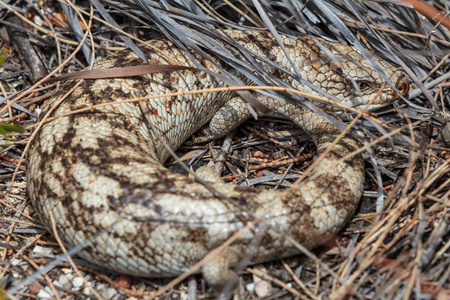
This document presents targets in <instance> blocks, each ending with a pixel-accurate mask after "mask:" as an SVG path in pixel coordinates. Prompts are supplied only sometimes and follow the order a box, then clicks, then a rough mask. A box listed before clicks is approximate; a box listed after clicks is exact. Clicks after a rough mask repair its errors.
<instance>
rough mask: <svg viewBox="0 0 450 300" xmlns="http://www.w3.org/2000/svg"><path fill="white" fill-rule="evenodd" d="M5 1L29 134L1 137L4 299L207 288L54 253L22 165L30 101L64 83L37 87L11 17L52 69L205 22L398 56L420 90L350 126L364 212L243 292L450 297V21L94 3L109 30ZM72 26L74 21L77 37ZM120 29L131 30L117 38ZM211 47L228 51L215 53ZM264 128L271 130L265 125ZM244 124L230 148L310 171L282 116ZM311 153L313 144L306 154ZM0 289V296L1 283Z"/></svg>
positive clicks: (249, 72)
mask: <svg viewBox="0 0 450 300" xmlns="http://www.w3.org/2000/svg"><path fill="white" fill-rule="evenodd" d="M10 2H11V3H9V5H7V4H5V2H3V1H1V0H0V7H3V9H2V10H0V20H1V21H0V24H2V25H1V26H2V27H0V37H1V38H2V39H3V41H2V44H1V46H2V50H4V52H3V56H2V58H4V60H3V62H2V65H1V68H2V69H1V74H0V79H1V80H0V92H1V93H2V98H0V99H2V100H0V123H2V124H11V123H14V124H19V125H21V126H23V127H24V128H25V131H24V132H23V133H20V132H17V131H14V130H15V129H17V128H12V129H13V131H11V132H9V134H8V136H9V140H6V139H4V140H0V144H1V145H2V146H3V149H2V150H1V151H0V166H1V167H0V212H1V215H0V285H1V286H3V288H4V289H5V290H6V291H8V292H9V293H10V297H11V298H17V299H28V298H36V297H43V296H45V294H47V295H48V296H49V297H51V298H52V299H54V298H55V299H66V298H69V299H84V298H87V297H90V298H96V297H97V298H104V299H109V298H111V299H133V298H139V297H141V296H146V297H150V296H155V295H159V294H158V293H160V292H164V294H163V295H162V296H161V298H183V299H184V298H187V297H199V298H205V297H208V293H207V292H206V291H205V286H204V284H203V282H202V280H201V277H200V276H197V277H191V278H189V279H186V280H184V281H182V282H181V283H178V284H176V285H175V286H173V285H171V284H170V283H169V281H168V280H142V279H137V278H130V277H128V276H121V275H120V274H114V273H109V272H105V271H104V270H101V269H100V270H99V269H96V268H95V266H92V265H91V264H88V263H86V262H83V261H80V260H79V259H74V264H76V265H77V266H78V267H77V268H76V269H77V270H76V272H75V271H73V269H74V268H73V265H72V264H71V263H70V262H68V261H67V260H66V259H65V258H64V255H62V256H58V254H61V253H62V250H61V249H60V247H59V246H58V243H57V241H55V239H54V238H52V237H51V236H50V235H49V234H48V232H47V230H46V229H45V228H43V227H42V226H41V225H40V224H39V222H38V220H37V219H36V216H35V215H34V214H33V209H32V208H31V206H30V203H29V201H28V197H27V194H26V178H25V173H24V170H25V168H26V166H25V164H24V163H23V162H22V156H23V154H24V153H23V151H24V149H25V145H26V143H27V142H28V141H29V137H30V133H31V130H32V129H33V128H34V127H35V125H34V121H35V119H34V115H35V114H36V113H37V111H36V109H38V108H39V107H41V106H43V105H44V104H45V101H46V100H47V99H48V98H49V97H51V95H52V94H53V93H54V91H55V90H56V89H57V88H58V85H57V84H49V85H42V84H41V83H40V82H36V83H35V84H33V82H31V81H32V80H37V79H39V78H40V77H42V76H44V75H46V74H45V70H44V71H43V69H42V68H39V67H38V68H37V70H32V71H30V70H28V69H26V67H25V66H24V65H23V64H21V62H23V57H20V56H19V52H20V51H18V49H17V47H16V48H13V47H12V46H11V45H10V44H9V42H10V41H11V39H10V38H9V37H8V35H7V30H6V26H10V27H9V29H8V31H9V32H11V28H15V29H16V34H20V33H24V34H26V35H28V37H29V41H30V42H31V45H33V47H34V51H35V54H36V57H38V58H39V57H40V58H41V59H42V61H43V62H44V65H45V66H46V68H47V69H48V70H56V69H57V68H59V69H58V70H57V72H58V73H67V72H69V71H73V70H80V69H82V68H84V67H85V66H87V65H88V63H87V62H90V61H91V60H93V59H97V58H98V57H102V56H106V55H108V54H109V53H112V52H115V51H117V50H119V49H122V48H125V47H127V46H128V47H130V46H132V42H131V41H132V40H135V41H140V40H147V39H151V38H154V37H157V36H160V35H166V36H168V37H169V38H171V39H173V40H174V42H176V43H181V44H182V45H186V46H188V47H193V46H195V45H194V44H190V43H191V42H190V41H186V40H180V38H181V37H184V36H186V35H187V34H190V33H192V32H199V33H202V34H203V37H204V38H203V39H204V40H203V41H204V42H205V43H207V42H208V41H207V38H209V37H211V38H213V39H220V37H219V36H217V35H215V34H214V32H213V31H212V30H211V28H212V27H216V28H226V27H231V28H236V29H257V28H259V29H262V28H268V29H271V30H277V31H278V32H283V33H287V34H292V35H300V34H307V35H312V36H316V37H323V38H328V39H331V40H334V41H340V42H343V43H345V42H346V40H347V41H348V40H350V41H353V42H352V43H360V44H361V45H365V46H366V47H369V48H370V49H372V50H373V51H375V52H376V53H377V54H378V55H381V56H383V57H385V58H387V59H389V60H391V61H393V62H394V63H395V64H397V65H401V66H402V67H403V68H405V71H406V73H407V74H408V76H409V78H410V81H411V82H412V84H413V87H414V88H415V90H414V91H413V92H411V93H410V97H409V99H404V100H400V101H398V102H396V103H393V105H392V107H390V109H385V110H384V111H382V112H377V115H376V116H375V118H368V117H365V118H362V120H360V121H358V122H357V124H356V125H355V126H354V130H355V131H354V132H356V131H359V132H360V133H362V134H363V135H364V138H363V139H362V142H364V143H365V144H369V143H370V145H369V146H368V147H367V150H366V151H365V152H364V155H365V159H366V181H367V183H366V187H365V194H364V197H363V199H362V204H361V206H360V207H359V209H358V212H357V213H356V214H355V216H354V217H353V219H352V220H351V221H350V223H349V224H348V225H347V226H346V228H345V229H344V230H343V232H342V233H341V234H340V235H339V236H337V237H336V239H335V240H334V241H331V242H329V243H327V244H326V245H324V246H323V247H321V248H319V249H316V250H314V251H313V252H312V253H311V252H308V251H306V250H305V255H304V256H300V257H295V258H291V259H287V260H284V261H281V262H279V261H277V262H272V263H268V264H265V265H264V266H255V267H251V268H248V269H246V270H245V271H244V272H243V274H244V275H243V276H242V278H241V283H242V285H241V287H242V289H241V291H240V296H241V297H242V298H243V299H247V298H248V299H252V298H258V297H259V296H261V297H265V298H266V299H280V298H283V299H290V298H300V299H450V239H449V237H450V233H449V232H450V220H449V215H450V214H449V209H450V202H449V196H450V165H449V164H450V152H449V151H450V150H449V149H448V147H449V145H448V144H447V145H446V144H445V142H444V141H443V140H441V139H440V138H438V134H439V133H440V132H441V130H442V129H443V128H444V123H445V121H446V120H447V119H448V118H450V117H449V115H448V113H447V115H446V112H448V109H449V108H450V88H449V86H450V84H449V77H450V76H449V73H450V59H449V53H450V52H449V51H450V34H449V30H448V29H446V28H445V27H443V26H441V25H439V24H434V23H431V22H430V21H429V20H428V19H426V18H423V17H422V16H421V15H418V14H417V13H416V12H415V11H414V10H413V9H411V8H409V7H408V6H407V5H405V6H402V5H399V4H398V3H397V2H393V3H390V2H389V1H385V2H375V1H374V2H368V1H365V2H364V5H363V6H362V7H361V6H360V5H361V4H360V3H356V2H353V1H324V0H315V1H311V2H308V3H307V4H306V6H302V4H301V3H300V2H296V1H293V0H291V1H288V0H286V1H280V2H276V4H273V2H269V1H268V0H261V1H259V3H260V5H261V7H262V11H263V12H265V14H266V16H264V15H263V14H261V11H259V12H258V7H257V6H255V5H254V4H252V3H253V2H251V1H226V2H225V1H203V0H198V1H186V2H190V4H191V5H190V6H189V7H183V6H181V5H180V4H177V3H176V2H175V1H167V2H168V3H170V4H171V5H173V6H170V8H168V7H165V8H164V7H160V8H156V7H155V6H144V4H142V6H140V5H138V4H136V3H138V1H136V2H134V1H101V3H102V4H103V5H104V7H106V8H107V9H108V10H107V12H108V13H109V15H110V17H112V19H114V20H115V21H116V22H117V23H118V25H111V24H110V23H111V20H108V19H107V20H108V22H109V23H108V22H105V21H103V18H105V15H103V17H102V16H101V15H100V14H98V13H97V12H95V13H94V14H93V13H92V12H93V11H95V9H93V8H92V7H89V6H86V7H67V8H66V13H68V14H69V15H70V13H69V12H71V13H73V14H74V15H78V18H74V19H73V20H70V21H69V20H61V17H62V16H64V14H62V11H61V5H64V4H62V2H61V3H60V2H56V1H55V2H53V1H41V2H32V3H31V4H26V3H27V2H13V1H10ZM180 2H181V1H180ZM429 2H433V4H434V5H435V7H436V8H438V9H440V10H442V11H444V12H445V9H447V15H448V7H445V6H443V5H442V3H444V2H445V1H442V2H441V4H440V3H439V1H429ZM244 3H245V4H244ZM348 5H351V6H348ZM97 9H98V7H97ZM13 15H16V18H18V19H21V22H22V24H21V25H20V26H13V25H12V24H13V23H14V22H16V23H14V24H17V20H18V19H11V18H10V17H11V16H13ZM69 19H70V18H69ZM91 23H92V25H90V24H91ZM68 24H72V27H73V28H74V27H80V28H81V30H80V31H79V32H80V35H79V37H78V38H77V37H76V36H75V34H74V33H73V32H74V31H73V30H72V29H70V27H71V26H70V25H68ZM85 28H90V30H88V31H85V30H84V29H85ZM119 28H121V29H119ZM17 30H18V31H17ZM75 31H76V30H75ZM116 31H119V32H121V33H122V34H123V35H126V36H128V37H130V38H131V39H126V40H121V39H120V38H119V37H118V35H117V34H116ZM85 33H87V34H85ZM83 35H84V38H85V39H86V41H87V44H86V45H85V46H84V47H79V46H78V45H79V43H78V42H77V41H78V40H81V38H83ZM136 37H137V38H136ZM353 39H354V40H353ZM80 48H81V49H80ZM77 50H80V51H79V52H77ZM94 53H95V55H94ZM72 54H73V57H69V56H70V55H72ZM204 55H207V54H206V53H205V54H204ZM214 55H217V56H224V55H225V54H224V52H221V50H220V49H219V50H216V52H215V53H214ZM366 55H368V56H370V53H367V54H366ZM68 57H69V59H68ZM35 63H37V62H35ZM229 63H230V65H232V66H233V67H234V68H236V69H237V70H238V71H239V72H240V73H242V74H244V75H246V76H253V77H251V78H252V80H254V81H255V82H258V83H260V84H261V85H275V84H276V83H277V81H276V78H271V77H270V76H268V75H267V74H264V72H253V71H254V70H255V68H254V67H252V63H253V62H251V61H244V60H235V61H230V62H229ZM279 95H283V94H279ZM294 100H295V101H299V100H301V99H300V98H298V99H294ZM300 104H301V103H300ZM320 113H321V114H322V113H324V112H320ZM347 121H348V122H349V120H347ZM255 124H258V125H263V126H262V129H255V128H254V126H253V125H255ZM268 124H269V125H272V126H275V128H274V129H268ZM380 124H383V126H381V125H380ZM246 126H247V127H245V126H244V127H243V128H244V129H242V130H241V132H239V133H238V134H237V135H236V136H235V138H234V140H233V141H232V147H233V149H235V150H233V151H234V152H233V155H234V156H235V157H244V154H246V153H247V152H251V153H255V151H260V152H261V155H262V156H263V157H264V158H265V159H266V160H262V159H260V161H258V159H257V160H256V161H257V163H267V164H268V165H266V166H265V167H267V168H269V169H268V170H267V171H266V172H269V171H270V172H274V173H285V174H289V175H288V176H290V177H291V178H295V175H297V174H299V172H300V171H301V170H302V169H304V168H305V167H304V166H302V165H301V164H300V165H295V166H294V167H293V165H292V164H293V163H294V162H296V161H303V160H304V158H306V157H308V156H311V155H309V154H308V153H307V152H305V153H297V151H296V150H295V149H298V148H301V147H300V146H299V144H300V143H303V142H304V140H305V139H304V136H300V137H298V136H295V137H294V136H293V135H292V132H293V129H292V127H291V125H290V124H286V123H285V122H274V121H273V120H265V121H263V122H259V123H257V122H255V121H249V122H248V123H247V124H246ZM449 127H450V126H447V130H449V131H450V128H449ZM2 128H5V127H2ZM10 129H11V128H10ZM250 131H253V133H250ZM255 131H256V133H255ZM273 131H279V133H278V135H283V136H284V141H286V140H288V141H287V143H289V144H290V145H291V146H294V149H292V148H289V147H281V146H280V142H279V141H277V142H274V143H273V142H272V141H273V136H272V135H273ZM286 131H287V133H286ZM447 135H450V133H447ZM387 136H389V137H387ZM360 137H361V135H360ZM277 139H279V138H277ZM31 142H32V141H31ZM447 142H449V141H447ZM284 143H286V142H284ZM446 147H447V148H446ZM198 148H199V147H185V149H186V150H196V149H198ZM310 148H311V147H310V145H308V146H307V147H306V150H305V151H310V150H311V149H310ZM201 150H202V151H203V150H205V151H206V152H205V153H206V155H205V156H203V158H202V159H203V160H206V161H207V160H209V159H210V157H211V155H210V152H209V149H205V147H203V148H202V149H201ZM311 151H312V150H311ZM233 155H231V160H229V161H227V162H226V163H225V166H226V168H227V172H229V173H230V175H229V176H227V177H228V178H233V179H237V180H239V179H240V178H242V174H241V175H237V173H238V172H237V169H238V168H241V169H244V168H246V163H247V162H246V161H240V160H239V159H233ZM294 157H295V159H292V158H294ZM289 159H290V160H289ZM283 160H284V161H283ZM259 168H260V167H256V169H259ZM250 169H251V168H250ZM250 175H253V174H251V171H250ZM255 181H256V180H255ZM260 181H261V180H260ZM266 184H270V183H266ZM272 185H274V184H272ZM287 238H289V237H287ZM39 270H42V272H38V271H39ZM167 284H168V285H167ZM252 284H255V285H256V284H258V286H263V287H258V288H257V293H256V294H255V292H254V291H252ZM264 286H266V287H267V288H264ZM162 288H163V290H161V289H162ZM88 295H89V296H88ZM2 298H5V296H4V295H3V294H2V292H0V299H2Z"/></svg>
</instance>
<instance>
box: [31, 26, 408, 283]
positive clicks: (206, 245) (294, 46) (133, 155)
mask: <svg viewBox="0 0 450 300" xmlns="http://www.w3.org/2000/svg"><path fill="white" fill-rule="evenodd" d="M228 34H230V35H231V36H232V37H233V38H234V39H236V40H237V41H238V42H239V43H241V44H242V45H243V46H244V47H245V48H247V49H249V50H250V51H253V52H256V53H257V54H259V55H262V56H265V57H267V58H269V59H270V60H272V61H274V62H275V63H277V64H279V65H281V66H282V67H284V68H286V69H288V70H291V68H290V65H289V63H288V60H287V59H286V58H285V57H284V55H283V53H282V51H281V50H280V47H279V46H278V45H277V44H276V42H275V41H274V40H273V38H272V37H271V36H270V34H268V33H265V32H252V31H245V32H241V31H228ZM282 39H283V42H284V44H285V46H286V49H287V51H288V53H289V55H290V57H291V59H292V60H293V61H294V62H295V65H296V67H297V68H298V70H299V72H300V73H301V76H302V77H303V78H304V79H305V80H308V81H310V82H311V83H313V84H314V85H316V86H318V87H320V88H323V89H324V90H325V91H327V92H328V93H330V94H332V95H335V96H336V97H338V98H339V99H342V101H343V103H344V104H347V105H348V106H352V107H361V106H364V105H365V104H366V103H367V101H368V100H369V99H371V98H373V97H374V95H375V94H376V93H377V92H378V91H379V89H380V87H382V84H383V80H382V79H381V78H380V77H379V75H378V74H377V72H376V71H375V70H373V69H372V68H371V67H370V65H369V64H368V62H367V61H365V60H364V59H363V58H362V57H361V56H360V55H359V54H358V53H357V52H356V51H355V49H354V48H352V47H348V46H343V45H338V44H331V43H327V42H325V41H321V43H323V45H324V46H326V47H327V48H328V49H329V50H330V51H331V52H332V53H334V55H335V57H336V58H337V59H339V60H340V63H341V66H338V65H337V64H336V63H334V62H331V60H330V59H329V58H328V57H327V55H326V54H324V53H322V52H321V51H320V50H319V48H318V47H317V46H316V44H315V43H314V41H313V40H312V39H310V38H298V39H293V38H290V37H287V36H282ZM151 45H153V46H155V47H156V48H158V49H160V50H162V51H161V52H162V53H164V54H165V55H166V56H165V57H163V56H162V55H160V54H159V52H158V53H156V52H155V51H154V50H152V48H150V47H148V46H142V47H141V48H142V49H143V51H144V53H145V55H146V56H147V57H148V58H149V61H151V62H152V63H158V64H167V63H169V60H170V62H171V63H175V64H178V65H186V66H192V65H193V64H192V63H191V62H190V61H189V59H188V58H187V57H186V56H185V54H184V53H183V52H182V51H180V50H178V49H177V48H176V47H174V46H173V45H172V44H171V43H170V42H169V41H167V40H156V41H152V42H151ZM219 63H220V64H221V65H223V66H224V67H226V66H225V64H223V63H221V62H219ZM378 63H379V64H380V65H381V66H382V68H383V69H384V72H385V73H386V74H388V76H391V77H390V78H391V81H392V82H393V83H394V84H396V85H397V88H398V90H399V91H401V92H406V91H407V88H408V83H407V81H406V79H405V77H404V76H403V75H402V73H401V72H399V71H395V72H394V70H395V69H394V67H393V66H392V65H390V64H389V63H387V62H385V61H383V60H381V59H378ZM138 64H141V61H140V60H139V59H138V58H137V57H136V55H135V54H133V53H132V52H131V51H122V52H120V53H117V54H116V55H113V56H110V57H108V58H106V59H103V60H101V61H99V62H97V63H96V64H95V65H94V68H97V69H98V68H112V67H126V66H133V65H138ZM203 64H204V65H208V62H205V61H203ZM209 65H210V64H209ZM211 68H212V69H213V70H214V68H213V67H211ZM269 72H272V73H273V74H277V73H275V72H276V71H274V70H269ZM278 73H279V72H278ZM280 77H281V79H282V80H284V81H286V82H288V83H290V84H292V85H293V86H294V87H296V88H298V89H299V90H304V91H305V92H311V90H310V88H308V87H304V86H302V85H300V84H299V83H298V82H297V81H295V80H293V79H292V78H288V77H287V76H285V75H280ZM350 77H351V78H353V79H354V80H355V82H357V83H358V84H360V86H361V87H362V91H361V93H359V92H358V91H357V90H356V89H355V88H354V86H353V84H352V82H351V80H349V78H350ZM74 84H75V82H74V81H69V82H67V83H65V84H64V86H63V88H62V89H61V90H60V91H59V92H58V93H57V94H56V95H55V96H54V97H53V98H52V99H51V100H50V101H49V102H48V104H47V105H46V107H45V108H44V110H43V111H42V113H41V116H43V115H45V114H46V112H47V111H48V110H49V109H50V108H51V107H54V106H55V105H56V104H57V103H58V102H59V101H60V98H61V97H62V96H63V95H64V94H65V93H66V92H67V91H68V90H69V89H70V88H72V87H73V86H74ZM222 86H225V84H224V83H222V82H220V81H217V80H216V79H214V78H212V77H211V76H210V75H208V74H205V73H203V72H200V71H192V70H184V71H178V72H171V73H168V72H166V73H156V74H150V75H145V76H138V77H132V78H117V79H101V80H100V79H98V80H86V81H84V82H82V83H81V85H80V86H79V87H77V88H76V89H75V90H74V91H73V92H72V93H71V94H70V95H69V96H68V98H67V99H65V100H64V101H62V103H61V104H59V105H58V106H57V108H56V109H55V110H54V111H53V112H52V114H51V116H58V115H62V114H65V113H68V112H70V111H73V110H75V109H79V108H85V107H90V106H91V105H94V104H100V103H108V102H112V101H117V100H122V99H128V98H134V97H141V96H150V95H162V94H165V93H171V92H178V91H190V90H197V89H205V88H214V87H222ZM397 96H398V95H397V94H396V93H395V92H394V91H393V90H392V89H391V88H389V86H386V87H384V88H383V90H382V91H381V93H380V94H379V99H378V100H377V102H376V103H377V104H378V105H381V104H383V103H385V102H386V101H387V99H392V98H395V97H397ZM230 100H232V102H233V103H234V106H233V107H237V111H238V113H237V114H235V115H233V116H232V117H230V107H229V106H227V105H228V104H227V103H228V102H229V101H230ZM260 100H261V101H262V102H263V103H264V104H265V105H267V106H268V107H270V108H272V109H273V110H275V111H276V112H277V113H279V114H281V115H284V116H286V117H288V118H289V119H291V120H292V122H294V123H296V124H297V125H298V126H300V127H302V128H303V129H304V130H305V131H306V132H307V133H308V134H309V135H310V136H311V137H312V138H313V140H314V142H315V143H316V145H317V148H318V152H319V153H322V152H323V151H324V149H325V148H327V147H328V146H329V145H330V144H331V142H332V141H333V140H334V139H335V138H336V137H337V136H338V135H339V133H340V130H338V129H337V128H336V127H334V126H332V125H331V124H329V123H327V122H326V121H324V120H323V119H322V118H321V117H319V116H317V115H316V114H314V113H312V112H310V111H308V110H305V109H303V108H300V107H296V106H294V105H292V104H288V103H285V102H282V101H280V100H275V99H270V98H266V97H260ZM242 103H243V102H242V100H239V97H237V95H236V94H235V93H233V92H222V93H204V94H198V95H185V96H178V97H175V98H164V97H163V98H157V99H152V100H149V101H146V102H143V103H142V104H143V106H144V111H146V112H147V119H148V120H150V123H151V124H150V126H148V124H146V118H144V117H143V115H142V110H141V107H140V106H139V105H138V103H123V104H114V105H110V106H106V107H102V108H98V109H94V110H92V111H90V112H85V113H77V114H72V115H69V116H65V117H60V118H57V119H55V120H52V121H50V122H47V123H45V124H44V125H43V127H42V129H41V130H40V131H39V132H38V133H37V135H36V138H35V140H34V141H33V145H32V146H31V148H30V152H29V155H28V169H27V178H28V193H29V195H30V198H31V200H32V203H33V206H34V207H35V209H36V211H37V212H38V214H39V216H40V218H41V220H42V222H43V223H44V224H45V225H46V226H47V227H49V228H51V213H50V212H52V214H53V216H54V219H55V222H56V228H57V230H58V234H59V236H60V237H61V238H62V240H63V242H64V243H65V244H66V246H67V247H69V248H71V247H74V246H75V245H78V244H80V243H84V242H85V241H86V240H88V239H89V238H91V237H92V236H94V235H96V234H99V235H98V237H97V238H96V239H95V240H94V241H93V242H92V243H91V244H89V245H88V246H87V247H86V248H84V249H83V250H82V251H80V252H79V253H78V255H79V256H81V257H83V258H85V259H87V260H89V261H91V262H93V263H96V264H99V265H101V266H104V267H107V268H109V269H112V270H116V271H118V272H120V273H125V274H132V275H137V276H142V277H172V276H176V275H179V274H180V273H182V272H184V271H186V270H188V269H189V268H190V267H191V266H192V265H193V264H195V263H196V262H198V261H199V260H200V259H202V258H203V257H204V256H205V255H206V254H207V253H208V252H209V251H210V250H212V249H214V248H216V247H217V246H219V245H221V244H222V243H223V242H224V241H225V240H226V239H228V238H229V237H230V236H231V235H232V234H233V233H235V232H236V231H238V230H239V229H241V228H242V227H243V226H245V225H246V224H247V222H248V221H252V220H254V219H255V218H258V217H262V222H265V224H267V230H266V232H265V233H264V235H263V237H262V240H261V243H260V245H259V246H258V249H257V253H255V254H254V256H253V258H252V262H253V263H256V262H264V261H268V260H274V259H279V258H282V257H287V256H292V255H295V254H298V253H299V250H298V249H297V248H296V247H294V246H293V245H292V244H291V243H290V242H289V241H288V240H286V239H285V236H286V235H290V236H291V237H292V238H294V239H295V240H296V241H298V242H300V243H302V244H303V245H304V246H307V247H310V248H311V247H314V246H316V245H317V244H319V243H322V242H324V241H325V240H327V239H328V238H330V237H332V236H333V235H335V234H336V233H337V232H338V231H339V230H340V229H341V228H342V227H343V226H344V225H345V223H346V222H347V221H348V220H349V218H350V217H351V216H352V214H353V212H354V211H355V208H356V206H357V205H358V202H359V199H360V197H361V195H362V192H363V184H364V168H363V161H362V158H361V156H360V155H356V156H353V157H352V158H350V159H349V160H346V161H344V162H340V163H337V160H338V159H339V158H341V157H343V156H346V155H347V154H349V153H351V152H353V151H355V150H357V149H358V145H357V143H356V141H355V140H354V139H353V138H351V137H348V136H346V137H344V138H343V139H341V140H340V141H339V143H337V145H336V146H334V147H333V148H332V149H331V151H330V153H329V154H328V155H327V156H326V157H325V159H323V160H322V161H321V162H320V163H319V164H318V165H317V167H316V168H315V170H314V174H315V175H316V176H315V178H314V179H313V180H311V179H307V180H305V181H304V182H303V183H302V184H300V185H299V186H297V187H295V188H293V189H291V190H290V191H289V192H288V193H287V196H286V197H282V196H281V195H282V194H283V191H269V190H259V189H254V188H246V187H238V186H235V185H233V184H224V183H222V182H218V181H217V180H216V177H214V176H212V175H211V177H208V176H210V175H209V171H208V170H206V171H205V170H204V169H203V171H204V172H203V173H200V174H203V175H201V176H202V177H203V178H204V179H205V180H207V181H210V182H211V184H212V186H213V187H214V189H216V190H217V191H219V192H220V193H222V194H223V195H225V196H227V197H228V198H229V199H218V198H216V197H214V196H213V195H212V194H211V192H209V191H208V190H207V189H206V188H205V187H204V186H203V185H202V184H200V183H197V182H195V181H194V180H192V179H189V178H186V177H183V176H181V175H178V174H173V173H171V172H170V171H169V170H167V169H166V168H165V167H164V166H163V164H162V163H163V162H164V161H165V160H166V159H167V157H168V156H169V152H168V151H167V150H166V149H165V147H164V146H163V144H162V143H161V142H160V137H161V138H163V139H164V141H166V143H167V144H168V145H169V146H170V147H171V148H172V149H176V148H177V147H178V146H179V145H180V144H181V143H182V142H183V141H184V140H186V139H187V138H188V137H190V136H191V135H192V134H193V133H194V132H195V131H197V130H198V129H199V128H200V127H201V126H203V125H204V124H206V123H207V122H208V121H209V120H210V119H211V118H212V117H213V116H214V115H215V114H216V113H217V112H218V111H219V113H218V115H216V116H215V117H214V119H213V122H211V124H210V127H211V130H212V132H213V135H214V136H220V135H223V134H225V133H226V132H227V131H229V130H232V129H233V128H234V127H236V126H237V125H238V124H239V123H240V122H241V121H242V120H241V119H243V118H245V117H246V116H247V113H245V112H244V113H242V114H241V113H240V112H241V108H240V107H241V106H242V105H241V104H242ZM224 106H225V107H226V109H223V108H222V109H221V107H224ZM231 110H232V109H231ZM239 116H241V117H239ZM242 116H243V117H242ZM224 129H225V130H224ZM205 173H206V174H207V175H204V174H205ZM271 203H272V204H271ZM273 203H274V204H273ZM269 205H272V206H270V207H269ZM263 214H264V215H263ZM256 235H257V226H256V227H253V228H251V229H250V230H248V231H247V232H246V233H244V234H243V235H241V236H240V237H239V238H238V239H237V240H236V241H235V242H234V243H233V244H232V246H230V247H229V248H227V249H226V250H225V251H224V252H223V253H222V255H219V256H218V257H216V258H215V259H213V261H211V262H209V263H207V264H206V265H205V266H204V267H203V269H202V270H203V275H204V277H205V279H206V280H207V281H208V282H209V283H210V284H211V285H213V286H216V287H219V286H222V285H223V284H224V283H226V282H227V281H228V280H230V278H231V277H232V276H233V272H232V271H230V270H229V269H230V268H234V266H235V265H236V263H237V262H238V261H239V259H241V258H242V255H243V254H244V253H246V251H247V250H248V246H249V244H250V243H252V241H253V240H254V239H255V236H256Z"/></svg>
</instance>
